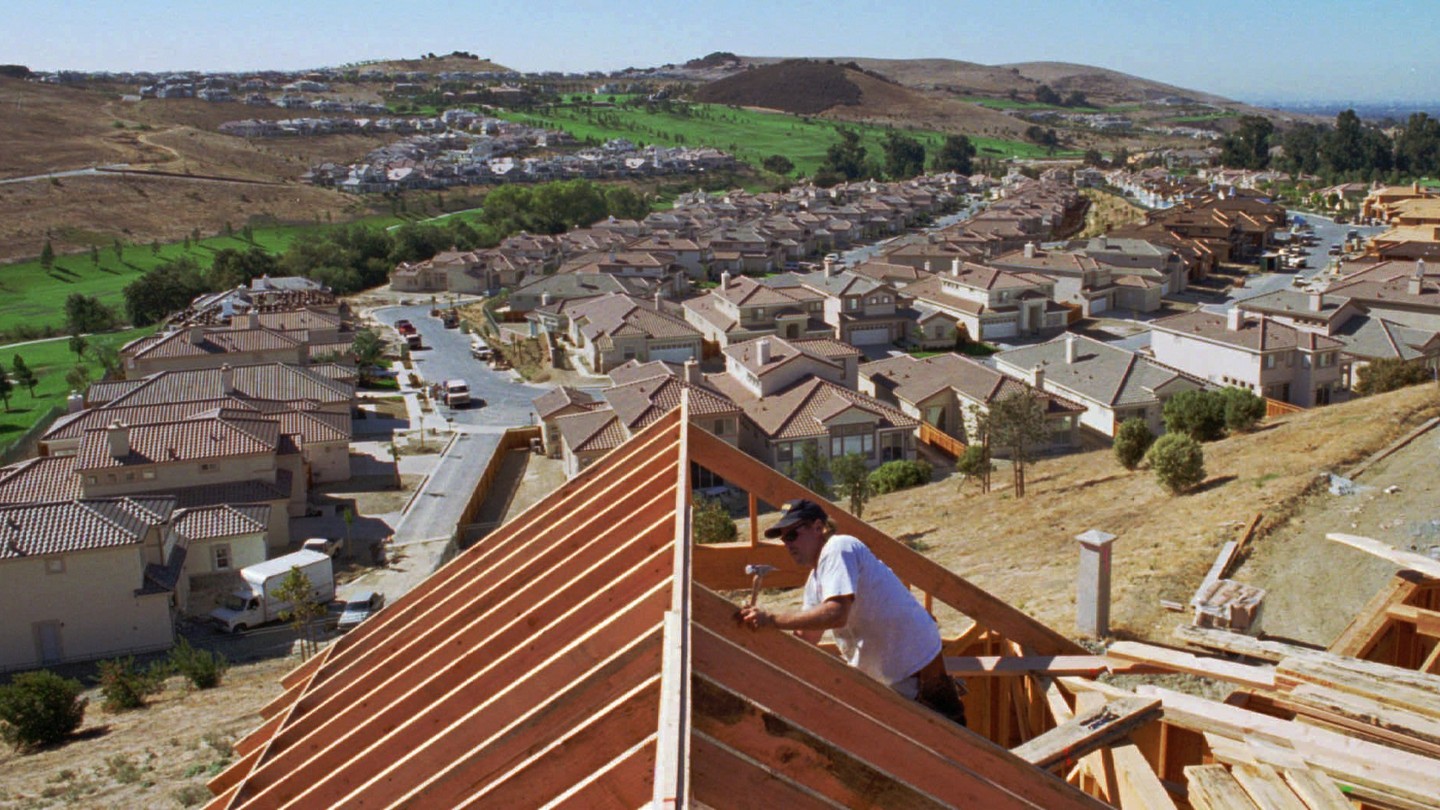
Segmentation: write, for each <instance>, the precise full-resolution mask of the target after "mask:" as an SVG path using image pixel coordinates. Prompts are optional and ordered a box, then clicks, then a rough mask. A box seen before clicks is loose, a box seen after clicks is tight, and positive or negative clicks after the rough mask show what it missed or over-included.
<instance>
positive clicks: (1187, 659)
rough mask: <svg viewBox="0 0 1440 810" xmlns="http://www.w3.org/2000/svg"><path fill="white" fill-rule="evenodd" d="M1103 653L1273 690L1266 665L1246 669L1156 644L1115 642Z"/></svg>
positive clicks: (1271, 675)
mask: <svg viewBox="0 0 1440 810" xmlns="http://www.w3.org/2000/svg"><path fill="white" fill-rule="evenodd" d="M1106 654H1107V655H1109V656H1111V657H1113V658H1123V659H1126V660H1129V661H1141V662H1144V663H1147V664H1153V665H1155V666H1158V667H1161V668H1164V669H1168V670H1171V671H1173V672H1186V673H1189V674H1191V675H1203V676H1204V677H1207V678H1215V679H1216V680H1221V681H1228V682H1230V683H1237V684H1240V685H1242V686H1250V687H1255V688H1258V689H1273V688H1275V669H1274V668H1273V667H1268V666H1259V667H1256V666H1247V665H1245V664H1237V663H1234V662H1232V661H1221V660H1219V659H1217V658H1201V657H1200V656H1198V655H1193V654H1191V653H1187V652H1184V651H1182V650H1172V649H1169V648H1167V647H1161V646H1158V645H1155V644H1142V643H1140V642H1138V641H1117V642H1115V643H1114V644H1111V645H1110V649H1108V650H1106Z"/></svg>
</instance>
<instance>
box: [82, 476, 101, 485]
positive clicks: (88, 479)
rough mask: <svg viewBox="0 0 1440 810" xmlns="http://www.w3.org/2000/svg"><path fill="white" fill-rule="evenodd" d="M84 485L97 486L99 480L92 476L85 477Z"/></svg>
mask: <svg viewBox="0 0 1440 810" xmlns="http://www.w3.org/2000/svg"><path fill="white" fill-rule="evenodd" d="M85 483H87V484H98V483H100V479H99V478H98V477H96V476H93V475H87V476H85Z"/></svg>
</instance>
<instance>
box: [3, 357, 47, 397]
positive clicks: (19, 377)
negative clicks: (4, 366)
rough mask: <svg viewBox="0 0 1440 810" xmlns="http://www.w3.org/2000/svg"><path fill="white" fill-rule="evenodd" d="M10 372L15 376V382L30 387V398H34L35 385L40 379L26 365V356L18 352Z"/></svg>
mask: <svg viewBox="0 0 1440 810" xmlns="http://www.w3.org/2000/svg"><path fill="white" fill-rule="evenodd" d="M10 374H11V376H12V377H14V378H15V384H16V385H19V386H21V387H24V388H26V389H29V391H30V398H31V399H34V398H35V385H36V384H37V383H38V382H40V380H39V379H38V378H37V377H36V376H35V372H34V371H31V370H30V367H29V366H27V365H25V358H23V357H21V356H20V355H18V354H17V355H15V363H14V365H13V366H12V368H11V372H10Z"/></svg>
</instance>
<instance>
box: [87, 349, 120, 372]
mask: <svg viewBox="0 0 1440 810" xmlns="http://www.w3.org/2000/svg"><path fill="white" fill-rule="evenodd" d="M89 355H90V359H91V360H93V361H95V362H96V363H97V364H98V365H99V366H100V370H101V373H102V374H104V376H105V377H107V378H109V379H115V378H118V377H120V376H121V374H120V370H121V365H122V362H121V360H120V350H119V349H117V348H115V347H114V346H111V345H110V344H108V343H95V344H92V345H91V346H90V351H89Z"/></svg>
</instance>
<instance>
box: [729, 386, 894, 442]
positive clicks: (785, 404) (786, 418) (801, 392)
mask: <svg viewBox="0 0 1440 810" xmlns="http://www.w3.org/2000/svg"><path fill="white" fill-rule="evenodd" d="M740 406H741V407H742V408H744V409H745V415H746V416H748V417H750V421H751V422H753V423H754V424H755V426H756V427H758V428H759V429H760V431H761V432H762V433H764V434H765V436H766V437H767V438H769V439H772V440H773V439H801V438H814V437H816V436H824V435H826V434H827V433H828V431H827V429H826V427H825V425H824V424H823V421H824V420H826V419H829V418H830V417H832V416H834V415H835V414H836V413H839V412H840V411H843V410H846V409H848V408H858V409H860V410H862V411H865V412H866V413H868V414H870V415H872V416H873V417H874V418H875V420H876V421H877V423H878V424H879V426H880V427H908V428H914V427H918V426H919V424H920V423H919V422H918V421H916V420H915V419H912V418H910V417H909V416H906V415H905V414H904V413H901V412H900V411H899V410H897V409H895V408H892V407H890V406H889V405H886V404H884V403H883V402H880V401H879V400H877V399H874V398H873V397H868V396H865V395H864V394H861V393H859V392H858V391H851V390H849V389H846V388H842V387H840V386H838V385H836V384H835V383H832V382H830V381H829V380H822V379H820V378H818V377H811V378H809V379H806V380H803V381H801V382H799V383H796V384H795V385H792V386H790V387H789V388H787V389H785V390H784V391H781V392H779V393H777V394H772V395H770V396H768V397H764V398H759V399H755V398H752V399H749V400H747V401H743V402H741V403H740Z"/></svg>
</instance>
